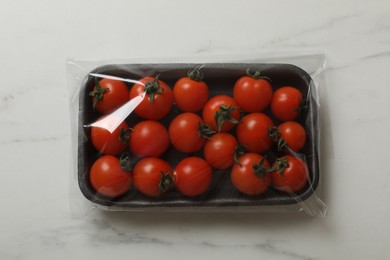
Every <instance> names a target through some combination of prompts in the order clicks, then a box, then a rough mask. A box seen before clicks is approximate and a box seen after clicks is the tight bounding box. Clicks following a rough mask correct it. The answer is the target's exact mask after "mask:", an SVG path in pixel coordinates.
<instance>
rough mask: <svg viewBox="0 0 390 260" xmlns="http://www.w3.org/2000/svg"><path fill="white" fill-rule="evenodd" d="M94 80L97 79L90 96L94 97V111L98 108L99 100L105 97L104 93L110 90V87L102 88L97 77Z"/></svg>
mask: <svg viewBox="0 0 390 260" xmlns="http://www.w3.org/2000/svg"><path fill="white" fill-rule="evenodd" d="M94 81H95V90H92V91H91V92H89V96H91V97H93V104H92V107H93V111H95V109H96V104H97V102H98V101H99V100H101V99H102V98H103V95H104V93H105V92H106V91H107V90H108V88H102V87H101V86H100V83H99V80H98V79H97V77H94Z"/></svg>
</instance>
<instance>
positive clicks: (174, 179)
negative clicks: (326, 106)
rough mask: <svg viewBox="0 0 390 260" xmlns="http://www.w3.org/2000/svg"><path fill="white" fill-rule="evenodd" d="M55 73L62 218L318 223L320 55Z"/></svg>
mask: <svg viewBox="0 0 390 260" xmlns="http://www.w3.org/2000/svg"><path fill="white" fill-rule="evenodd" d="M236 57H237V56H236ZM255 57H260V58H255ZM66 64H67V77H68V86H69V93H70V115H71V123H72V125H71V129H72V167H71V169H72V170H71V175H70V202H71V208H72V212H73V213H74V215H77V216H80V215H81V216H82V215H85V214H87V213H88V212H90V211H91V210H92V209H94V208H101V209H105V210H126V211H127V210H138V211H139V210H171V211H184V210H194V211H259V212H270V211H271V212H275V211H305V212H306V213H308V214H309V215H321V216H325V214H326V209H327V207H326V205H325V204H324V203H323V202H322V200H321V199H320V177H321V172H320V169H321V168H320V158H321V154H320V152H321V149H320V123H321V122H320V98H319V94H318V92H319V91H318V87H319V82H320V81H319V78H320V76H321V74H322V72H323V71H324V68H325V56H324V55H323V54H321V53H301V54H299V55H286V54H279V55H276V54H267V55H266V54H262V55H256V56H254V55H240V58H239V59H237V58H234V57H233V58H232V56H215V55H214V56H212V57H199V56H197V57H186V58H159V59H157V58H156V59H133V60H112V61H99V62H87V61H79V60H75V59H68V60H67V62H66ZM286 86H289V88H286ZM291 121H293V122H291ZM294 122H295V123H294ZM297 125H298V126H297ZM302 127H303V128H302ZM302 129H304V130H303V132H304V133H303V134H302ZM304 135H306V137H305V136H304Z"/></svg>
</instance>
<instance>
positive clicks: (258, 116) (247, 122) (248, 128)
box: [237, 113, 274, 153]
mask: <svg viewBox="0 0 390 260" xmlns="http://www.w3.org/2000/svg"><path fill="white" fill-rule="evenodd" d="M273 125H274V124H273V122H272V120H271V118H269V117H268V116H267V115H265V114H263V113H251V114H248V115H246V116H244V117H243V118H242V119H241V123H240V124H239V125H238V126H237V139H238V141H239V143H240V144H242V145H245V148H246V150H248V151H249V152H253V153H262V152H265V151H267V150H269V149H270V148H271V146H272V144H273V142H272V139H271V138H270V137H269V128H270V127H272V126H273Z"/></svg>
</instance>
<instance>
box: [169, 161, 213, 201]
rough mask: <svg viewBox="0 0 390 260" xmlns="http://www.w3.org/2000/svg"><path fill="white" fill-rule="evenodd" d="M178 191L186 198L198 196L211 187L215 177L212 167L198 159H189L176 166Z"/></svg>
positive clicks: (175, 174) (175, 175)
mask: <svg viewBox="0 0 390 260" xmlns="http://www.w3.org/2000/svg"><path fill="white" fill-rule="evenodd" d="M174 177H175V182H176V189H178V190H179V191H180V192H181V193H182V194H183V195H185V196H190V197H192V196H198V195H200V194H202V193H204V192H205V191H206V190H207V189H208V188H209V186H210V184H211V180H212V177H213V174H212V170H211V167H210V165H209V164H208V163H207V162H206V161H205V160H203V159H201V158H198V157H187V158H186V159H184V160H182V161H180V162H179V164H178V165H177V166H176V169H175V173H174Z"/></svg>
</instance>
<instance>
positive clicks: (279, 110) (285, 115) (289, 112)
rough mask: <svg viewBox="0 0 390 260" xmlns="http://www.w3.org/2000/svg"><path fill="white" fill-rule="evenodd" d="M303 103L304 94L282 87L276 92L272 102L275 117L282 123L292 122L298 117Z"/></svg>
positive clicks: (292, 88)
mask: <svg viewBox="0 0 390 260" xmlns="http://www.w3.org/2000/svg"><path fill="white" fill-rule="evenodd" d="M301 103H302V93H301V92H300V91H299V90H298V89H296V88H294V87H290V86H287V87H281V88H279V89H278V90H276V91H275V93H274V96H273V98H272V101H271V110H272V114H274V116H275V117H276V118H277V119H279V120H281V121H291V120H294V119H295V118H297V117H298V115H299V110H300V106H301Z"/></svg>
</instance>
